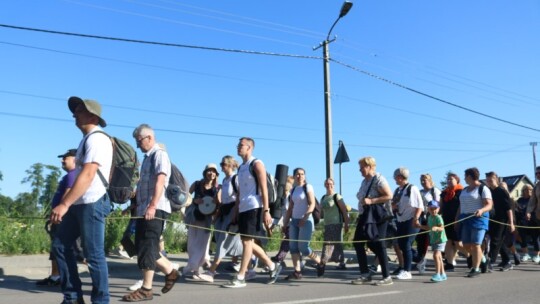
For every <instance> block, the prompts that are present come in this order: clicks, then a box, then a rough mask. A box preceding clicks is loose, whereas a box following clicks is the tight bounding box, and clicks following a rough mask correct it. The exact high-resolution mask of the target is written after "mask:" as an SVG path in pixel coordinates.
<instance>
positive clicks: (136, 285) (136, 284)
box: [127, 280, 143, 291]
mask: <svg viewBox="0 0 540 304" xmlns="http://www.w3.org/2000/svg"><path fill="white" fill-rule="evenodd" d="M142 283H143V280H138V281H137V282H135V284H133V285H131V286H129V287H128V288H127V289H129V290H131V291H135V290H137V289H139V288H141V287H142Z"/></svg>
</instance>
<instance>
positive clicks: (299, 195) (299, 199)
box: [291, 184, 315, 219]
mask: <svg viewBox="0 0 540 304" xmlns="http://www.w3.org/2000/svg"><path fill="white" fill-rule="evenodd" d="M306 190H307V192H311V194H312V195H313V198H315V191H313V186H311V184H307V185H306ZM291 193H292V195H291V200H292V202H293V203H294V206H293V210H292V218H293V219H301V218H303V217H304V215H305V214H306V212H307V210H308V208H309V204H308V197H307V195H306V192H305V191H304V186H296V187H294V188H293V189H292V190H291Z"/></svg>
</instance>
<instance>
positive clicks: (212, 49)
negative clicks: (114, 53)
mask: <svg viewBox="0 0 540 304" xmlns="http://www.w3.org/2000/svg"><path fill="white" fill-rule="evenodd" d="M0 27H5V28H10V29H16V30H23V31H32V32H40V33H47V34H55V35H65V36H74V37H82V38H94V39H102V40H112V41H121V42H130V43H140V44H150V45H159V46H170V47H178V48H190V49H199V50H206V51H221V52H230V53H243V54H253V55H265V56H278V57H291V58H303V59H322V57H317V56H307V55H295V54H283V53H273V52H261V51H250V50H239V49H228V48H217V47H208V46H199V45H189V44H178V43H168V42H158V41H148V40H139V39H128V38H118V37H108V36H98V35H89V34H81V33H73V32H63V31H53V30H46V29H38V28H32V27H24V26H16V25H8V24H0Z"/></svg>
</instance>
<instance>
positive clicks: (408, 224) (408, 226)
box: [396, 219, 420, 272]
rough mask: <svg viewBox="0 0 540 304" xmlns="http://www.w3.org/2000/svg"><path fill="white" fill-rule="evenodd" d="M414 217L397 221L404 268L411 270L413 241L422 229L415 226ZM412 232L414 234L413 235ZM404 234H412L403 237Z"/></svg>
mask: <svg viewBox="0 0 540 304" xmlns="http://www.w3.org/2000/svg"><path fill="white" fill-rule="evenodd" d="M413 221H414V219H410V220H408V221H404V222H397V233H396V237H400V238H398V245H399V249H401V251H402V252H403V270H405V271H408V272H411V268H412V255H413V254H412V243H413V241H414V239H415V238H416V233H418V231H420V229H418V228H415V227H413ZM411 234H412V235H411ZM404 235H410V236H407V237H401V236H404Z"/></svg>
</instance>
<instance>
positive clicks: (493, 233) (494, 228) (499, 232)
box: [488, 221, 510, 264]
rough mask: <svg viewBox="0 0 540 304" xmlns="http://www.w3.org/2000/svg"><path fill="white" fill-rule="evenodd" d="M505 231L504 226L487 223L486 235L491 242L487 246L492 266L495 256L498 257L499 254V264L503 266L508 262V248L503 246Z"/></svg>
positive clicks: (505, 227)
mask: <svg viewBox="0 0 540 304" xmlns="http://www.w3.org/2000/svg"><path fill="white" fill-rule="evenodd" d="M501 222H502V221H501ZM506 229H507V226H506V225H502V224H498V223H495V222H490V223H489V231H488V234H489V237H490V238H491V242H490V244H489V258H490V260H491V263H492V264H494V263H495V261H496V260H497V256H498V255H499V253H500V254H501V262H502V263H503V264H506V263H508V262H510V250H508V248H507V247H506V246H504V237H505V234H506Z"/></svg>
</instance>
